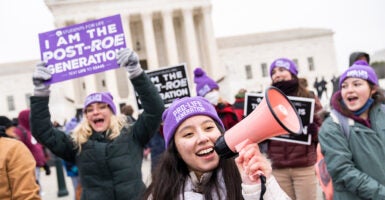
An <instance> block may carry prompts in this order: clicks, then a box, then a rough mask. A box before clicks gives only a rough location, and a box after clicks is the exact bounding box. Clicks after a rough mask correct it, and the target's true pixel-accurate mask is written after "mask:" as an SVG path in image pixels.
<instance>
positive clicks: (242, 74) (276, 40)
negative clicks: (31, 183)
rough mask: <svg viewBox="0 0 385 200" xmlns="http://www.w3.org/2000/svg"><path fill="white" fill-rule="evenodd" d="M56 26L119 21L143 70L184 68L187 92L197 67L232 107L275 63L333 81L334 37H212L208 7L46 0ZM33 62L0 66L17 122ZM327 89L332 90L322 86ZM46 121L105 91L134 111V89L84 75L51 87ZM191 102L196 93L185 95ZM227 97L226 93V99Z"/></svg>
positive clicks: (0, 102)
mask: <svg viewBox="0 0 385 200" xmlns="http://www.w3.org/2000/svg"><path fill="white" fill-rule="evenodd" d="M45 2H46V4H47V6H48V7H49V9H50V10H51V11H52V13H53V16H54V18H55V25H56V27H58V28H59V27H63V26H68V25H72V24H77V23H82V22H85V21H89V20H93V19H97V18H102V17H106V16H111V15H115V14H120V15H121V16H122V22H123V26H124V30H125V34H126V43H127V45H128V46H129V47H132V48H133V49H134V50H135V51H137V52H138V54H139V56H140V58H141V64H142V66H143V67H144V68H145V69H150V70H151V69H157V68H159V67H166V66H172V65H176V64H180V63H186V64H187V67H188V72H189V73H190V77H189V80H190V85H191V86H192V87H194V83H193V77H192V74H193V73H192V71H193V70H194V69H195V67H203V68H204V69H205V70H206V71H207V72H208V74H209V76H211V77H212V78H213V79H215V80H218V81H219V84H220V86H221V91H223V93H224V94H223V95H224V97H226V98H227V99H228V100H229V101H230V102H231V101H232V99H233V96H234V95H235V93H236V92H237V91H238V90H239V88H241V87H242V88H246V89H248V91H261V90H263V89H264V88H266V87H267V86H268V85H269V84H270V82H271V81H270V76H269V67H270V63H271V62H272V61H273V60H274V59H276V58H278V57H287V58H291V59H293V60H294V61H295V62H296V63H298V65H299V76H300V77H305V78H307V79H308V83H309V89H313V87H312V85H313V82H314V79H315V78H316V77H319V79H320V78H322V77H324V78H325V80H326V81H327V82H330V79H331V77H332V76H333V75H335V74H337V73H338V72H337V64H336V56H335V50H334V42H333V32H332V31H330V30H327V29H293V30H282V31H275V32H267V33H256V34H250V35H241V36H233V37H224V38H217V39H216V38H215V37H214V35H213V30H212V29H213V26H212V21H211V1H210V0H184V1H180V0H162V1H159V0H142V1H130V0H127V1H123V0H118V1H107V0H93V1H92V0H89V1H84V0H72V1H57V0H45ZM37 62H38V60H34V61H27V62H17V63H6V64H1V65H0V81H1V83H2V84H1V85H2V86H3V87H1V88H0V92H1V94H2V96H3V98H1V99H0V112H1V113H2V114H4V115H7V116H9V117H16V116H17V114H18V111H20V110H22V109H25V108H26V107H28V106H29V101H28V97H29V96H30V95H31V94H32V92H33V85H32V80H31V78H32V72H33V70H34V67H35V65H36V63H37ZM328 86H329V87H331V84H328ZM51 87H52V89H51V98H50V108H51V111H52V115H53V116H52V119H53V120H56V121H58V122H59V123H63V122H64V121H65V120H66V119H70V118H71V117H72V116H74V115H75V112H76V109H79V108H81V107H82V105H83V101H84V98H85V97H86V96H87V95H88V94H89V93H91V92H95V91H110V92H111V93H112V94H113V96H114V101H115V104H116V105H117V106H118V107H120V106H119V105H122V104H126V103H128V104H131V105H136V100H135V96H134V93H133V89H132V87H131V85H130V83H129V81H128V77H127V72H126V71H125V70H124V69H118V70H110V71H107V72H103V73H99V74H95V75H90V76H86V77H82V78H78V79H75V80H70V81H65V82H61V83H55V84H53V85H52V86H51ZM191 91H192V93H193V95H195V90H194V88H191ZM224 91H226V92H224ZM328 91H331V89H329V90H328Z"/></svg>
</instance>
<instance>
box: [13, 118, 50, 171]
mask: <svg viewBox="0 0 385 200" xmlns="http://www.w3.org/2000/svg"><path fill="white" fill-rule="evenodd" d="M29 114H30V110H23V111H21V112H20V113H19V116H18V126H17V127H16V129H15V133H16V135H17V136H18V137H19V139H20V141H22V142H23V143H24V144H25V145H26V146H27V147H28V149H29V150H30V151H31V153H32V155H33V157H34V158H35V161H36V166H37V167H43V166H44V165H45V163H46V162H47V159H46V156H45V153H44V148H43V145H41V144H40V143H39V142H38V141H37V140H36V139H35V138H34V137H33V136H32V134H31V129H30V124H29Z"/></svg>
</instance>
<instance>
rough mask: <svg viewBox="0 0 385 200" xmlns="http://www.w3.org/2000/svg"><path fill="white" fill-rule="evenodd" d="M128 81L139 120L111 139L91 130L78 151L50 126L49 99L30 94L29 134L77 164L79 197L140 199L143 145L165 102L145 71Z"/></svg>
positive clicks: (89, 198) (110, 199)
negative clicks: (136, 100)
mask: <svg viewBox="0 0 385 200" xmlns="http://www.w3.org/2000/svg"><path fill="white" fill-rule="evenodd" d="M131 82H132V84H133V86H134V88H135V91H136V92H137V93H138V94H139V98H140V101H141V103H142V107H143V109H144V111H143V113H142V114H141V115H140V117H139V119H138V120H137V121H136V123H135V124H134V125H132V126H129V127H127V126H124V127H123V128H122V130H121V134H120V135H119V136H118V137H116V138H115V139H114V140H110V139H107V138H105V137H104V135H103V134H100V133H96V132H93V133H92V135H91V136H90V137H89V138H88V141H87V142H85V143H84V144H82V146H81V151H80V152H78V151H77V149H75V145H74V143H73V141H72V140H71V139H70V137H69V136H67V135H66V134H65V133H64V132H62V131H60V130H58V129H54V128H53V127H52V124H51V123H50V122H51V119H50V114H49V110H48V101H49V98H48V97H38V96H32V97H31V125H32V133H33V134H34V136H35V137H36V138H37V139H38V140H39V141H41V142H42V143H43V144H45V145H46V146H47V147H48V148H49V149H50V150H51V151H52V152H53V153H54V154H56V155H57V156H59V157H61V158H63V159H64V160H65V161H69V162H75V163H76V165H77V166H78V168H79V175H80V181H81V185H82V188H83V190H82V200H99V199H108V200H123V199H124V200H126V199H140V198H141V196H142V193H143V192H144V190H145V185H144V183H143V181H142V173H141V167H142V160H143V147H144V146H145V144H147V143H148V141H149V140H150V138H151V137H152V136H153V134H154V133H156V132H157V130H158V128H159V125H160V122H161V116H162V112H163V110H164V105H163V101H162V99H161V98H160V96H159V94H158V93H157V90H156V88H155V87H154V85H153V84H152V82H151V81H150V79H149V78H148V77H147V75H146V74H145V73H142V74H141V75H140V76H138V77H136V78H134V79H132V80H131Z"/></svg>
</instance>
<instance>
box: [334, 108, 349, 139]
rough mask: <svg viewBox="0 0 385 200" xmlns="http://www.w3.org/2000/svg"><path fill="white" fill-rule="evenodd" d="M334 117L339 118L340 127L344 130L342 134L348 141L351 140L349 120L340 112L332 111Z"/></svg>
mask: <svg viewBox="0 0 385 200" xmlns="http://www.w3.org/2000/svg"><path fill="white" fill-rule="evenodd" d="M330 112H331V113H332V114H333V115H334V116H336V117H337V120H338V122H339V123H340V127H341V130H342V133H343V134H344V136H345V138H346V139H349V136H350V132H349V118H348V117H346V116H344V115H342V114H341V113H339V112H338V111H336V110H334V109H332V110H331V111H330Z"/></svg>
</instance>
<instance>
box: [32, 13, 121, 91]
mask: <svg viewBox="0 0 385 200" xmlns="http://www.w3.org/2000/svg"><path fill="white" fill-rule="evenodd" d="M39 43H40V52H41V60H43V61H45V62H46V63H47V68H48V69H49V70H51V73H52V79H51V80H50V81H48V82H47V83H48V84H52V83H56V82H61V81H65V80H69V79H74V78H78V77H82V76H86V75H89V74H94V73H98V72H103V71H106V70H110V69H115V68H119V66H118V64H117V60H116V58H115V57H116V56H115V55H116V52H117V51H119V50H120V49H123V48H126V43H125V39H124V33H123V27H122V21H121V18H120V15H114V16H110V17H106V18H102V19H97V20H94V21H89V22H85V23H81V24H76V25H72V26H67V27H64V28H60V29H56V30H53V31H49V32H45V33H40V34H39Z"/></svg>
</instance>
